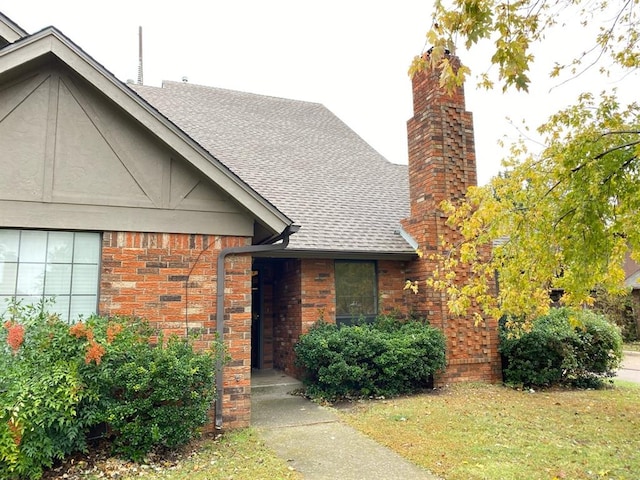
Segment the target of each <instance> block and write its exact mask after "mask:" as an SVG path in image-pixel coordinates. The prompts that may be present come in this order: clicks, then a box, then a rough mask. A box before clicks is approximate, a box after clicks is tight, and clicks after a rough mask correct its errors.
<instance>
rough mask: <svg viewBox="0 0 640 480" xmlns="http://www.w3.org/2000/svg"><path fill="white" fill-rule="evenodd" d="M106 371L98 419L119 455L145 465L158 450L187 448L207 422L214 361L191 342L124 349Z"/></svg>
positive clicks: (137, 344)
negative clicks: (107, 429)
mask: <svg viewBox="0 0 640 480" xmlns="http://www.w3.org/2000/svg"><path fill="white" fill-rule="evenodd" d="M125 346H126V348H123V347H125ZM104 367H105V368H104V369H103V372H104V373H106V374H107V375H106V376H105V378H103V379H102V385H101V389H102V392H103V398H104V399H105V401H104V406H103V408H102V409H101V412H100V416H99V418H100V420H102V421H103V422H105V423H106V424H107V425H108V427H109V429H110V434H111V437H112V440H113V450H114V452H115V453H116V454H118V455H120V456H123V457H126V458H130V459H134V460H140V459H141V458H142V457H144V455H146V454H147V453H148V452H149V451H150V450H151V449H152V448H153V447H154V446H163V447H169V448H174V447H177V446H179V445H183V444H185V443H187V442H188V441H189V440H191V439H192V438H193V437H194V435H195V434H196V433H197V430H198V428H200V427H201V426H202V425H204V424H205V423H206V422H207V418H208V417H207V412H208V411H209V408H210V407H211V402H212V400H213V394H214V392H215V389H214V368H215V359H214V358H213V356H212V355H206V354H202V353H196V352H194V351H193V348H192V347H191V344H190V343H188V342H187V341H185V340H183V339H178V338H177V337H172V338H170V339H169V340H168V341H167V342H166V344H164V345H162V343H161V344H159V345H157V346H156V347H155V348H149V347H148V343H146V342H132V343H127V344H126V345H125V344H122V345H120V348H118V349H117V351H112V352H109V355H106V356H105V359H104Z"/></svg>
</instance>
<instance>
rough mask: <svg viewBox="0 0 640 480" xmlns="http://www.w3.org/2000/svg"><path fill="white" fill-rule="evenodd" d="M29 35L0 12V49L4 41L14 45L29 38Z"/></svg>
mask: <svg viewBox="0 0 640 480" xmlns="http://www.w3.org/2000/svg"><path fill="white" fill-rule="evenodd" d="M28 35H29V34H28V33H27V32H25V31H24V30H23V29H22V28H21V27H20V26H19V25H18V24H16V23H14V22H13V20H11V19H10V18H7V17H6V16H5V15H3V14H2V13H1V12H0V47H2V45H3V42H2V40H3V39H4V40H5V41H6V42H7V43H13V42H15V41H16V40H20V39H21V38H24V37H26V36H28Z"/></svg>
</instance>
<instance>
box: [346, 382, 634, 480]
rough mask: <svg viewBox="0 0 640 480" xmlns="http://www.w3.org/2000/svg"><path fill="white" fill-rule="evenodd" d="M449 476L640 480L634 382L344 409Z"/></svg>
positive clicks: (455, 391) (365, 428) (492, 389)
mask: <svg viewBox="0 0 640 480" xmlns="http://www.w3.org/2000/svg"><path fill="white" fill-rule="evenodd" d="M341 417H342V418H343V420H344V421H345V422H346V423H348V424H350V425H352V426H354V427H356V428H357V429H359V430H360V431H362V432H364V433H365V434H367V435H369V436H370V437H371V438H373V439H375V440H376V441H378V442H380V443H382V444H384V445H387V446H388V447H390V448H391V449H393V450H395V451H396V452H398V453H399V454H401V455H402V456H404V457H406V458H407V459H409V460H410V461H412V462H414V463H416V464H418V465H421V466H423V467H425V468H427V469H428V470H430V471H432V472H433V473H435V474H437V475H441V476H443V477H444V478H446V479H447V480H456V479H459V480H473V479H478V480H479V479H500V480H509V479H513V480H516V479H517V480H526V479H546V480H552V479H616V480H622V479H627V480H631V479H637V478H640V435H639V433H638V432H640V386H639V385H634V384H631V383H627V382H622V381H617V382H616V388H611V389H606V390H583V391H575V390H551V391H535V392H534V391H516V390H512V389H508V388H505V387H502V386H497V385H486V384H460V385H455V386H452V387H449V388H447V389H444V390H441V391H437V392H433V393H427V394H422V395H416V396H411V397H404V398H398V399H391V400H385V401H375V402H374V401H372V402H361V403H359V404H357V405H356V406H354V407H353V408H349V409H347V410H342V411H341Z"/></svg>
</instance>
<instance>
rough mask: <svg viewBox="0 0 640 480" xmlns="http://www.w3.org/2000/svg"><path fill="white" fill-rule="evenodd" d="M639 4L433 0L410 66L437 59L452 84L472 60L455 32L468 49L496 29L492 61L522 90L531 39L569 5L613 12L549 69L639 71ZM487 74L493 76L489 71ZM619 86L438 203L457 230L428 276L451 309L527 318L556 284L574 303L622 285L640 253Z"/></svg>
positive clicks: (634, 117) (630, 113)
mask: <svg viewBox="0 0 640 480" xmlns="http://www.w3.org/2000/svg"><path fill="white" fill-rule="evenodd" d="M638 3H639V1H638V0H628V1H625V2H618V3H614V4H613V5H611V4H609V3H608V2H607V1H606V0H595V2H584V1H581V0H577V1H566V0H554V1H542V2H537V1H536V2H534V1H526V0H524V1H516V2H508V3H502V2H500V1H496V0H477V1H470V0H454V1H453V3H452V5H450V6H446V5H445V4H444V3H443V2H442V1H440V0H437V2H436V10H435V17H434V23H433V26H432V28H431V30H430V31H429V33H428V34H427V38H428V43H430V44H431V45H433V48H432V49H431V50H430V51H429V52H428V53H426V54H424V55H421V56H419V57H416V59H414V62H413V64H412V66H411V69H410V73H411V74H415V73H416V72H418V71H420V70H422V69H425V68H441V69H442V73H441V83H442V84H443V85H444V86H445V87H447V88H453V87H454V86H455V85H459V84H460V83H461V82H462V81H463V80H464V77H465V76H466V75H468V74H469V70H468V69H465V68H460V69H459V70H457V71H456V69H455V68H452V65H451V64H450V63H449V58H450V57H449V55H448V54H447V51H451V52H455V47H456V41H457V40H458V39H460V41H461V42H462V43H463V44H464V46H465V47H467V48H471V47H473V46H474V45H476V44H477V43H478V42H480V41H481V40H483V39H493V40H494V50H493V55H492V57H491V59H490V60H489V63H490V64H493V65H497V66H498V75H497V77H498V80H499V81H500V82H501V84H502V88H503V90H507V89H510V88H515V89H519V90H527V89H528V86H529V84H530V79H529V71H530V68H531V66H532V65H533V60H534V55H533V53H532V52H533V46H534V44H535V43H536V42H538V41H540V40H541V39H543V37H544V35H545V33H546V32H547V31H548V30H549V29H550V28H551V27H553V26H554V25H555V23H556V19H557V18H558V12H559V11H561V10H565V9H566V10H568V11H570V12H571V13H572V14H573V17H574V18H575V19H576V20H577V21H579V22H581V24H582V25H584V26H587V25H591V24H592V23H594V22H595V21H596V20H599V19H605V18H606V21H604V22H603V23H602V25H601V26H600V29H599V30H598V32H597V34H596V35H595V37H594V38H593V39H592V40H593V48H592V49H590V50H586V51H585V53H581V54H580V55H578V56H577V57H576V58H574V59H573V60H572V61H571V62H570V63H568V64H560V63H557V64H556V65H555V67H554V69H553V71H552V72H550V74H551V75H552V76H557V75H559V74H560V73H562V72H569V73H570V74H573V75H579V74H580V73H581V72H582V71H583V70H584V69H587V68H590V67H591V66H596V65H597V66H598V67H600V72H601V73H602V74H607V73H608V72H609V68H610V67H614V68H616V69H622V70H626V71H629V72H632V71H633V70H637V69H638V67H639V66H640V45H639V32H640V29H639V28H638V27H639V18H638V9H637V7H638ZM592 57H593V58H592ZM605 58H608V61H607V62H606V65H607V67H606V68H605V67H602V65H604V64H605V62H604V59H605ZM598 62H600V63H598ZM481 79H482V80H481V85H482V86H484V87H487V88H491V87H493V80H491V79H490V78H489V76H488V75H485V74H483V75H482V77H481ZM616 93H617V92H616V91H615V90H614V91H610V92H606V93H602V94H601V95H600V96H597V95H593V94H591V93H583V94H580V95H579V97H578V100H577V102H576V103H575V105H572V106H570V107H567V108H565V109H563V110H560V111H558V112H557V113H556V114H554V115H552V116H551V117H550V118H549V120H548V121H547V122H546V123H545V124H543V125H542V126H541V127H539V129H538V131H539V133H540V134H541V136H542V137H543V139H544V147H543V148H542V150H541V151H531V150H530V149H529V147H528V145H527V144H526V142H525V141H524V140H521V141H518V142H516V143H515V144H514V145H512V146H511V149H510V152H509V154H508V157H507V158H506V159H505V160H504V161H503V166H504V171H503V172H502V173H501V174H500V175H498V176H496V177H495V178H493V179H492V180H491V181H490V183H489V184H487V185H485V186H481V187H474V188H471V189H469V191H468V193H467V196H466V198H465V199H464V201H462V202H458V203H455V204H454V203H445V204H443V205H442V208H443V210H444V211H445V213H447V214H448V215H449V225H450V226H451V227H452V228H454V229H456V230H458V231H459V232H460V233H461V235H462V240H461V241H459V242H457V243H455V244H448V245H445V246H444V248H443V249H442V251H444V252H445V253H444V254H440V255H438V256H436V257H435V259H436V260H438V267H437V268H436V269H435V271H434V273H433V277H432V278H431V279H430V280H428V284H429V285H431V286H433V287H435V288H437V289H440V290H442V291H446V292H447V293H448V298H449V309H450V310H451V311H452V312H453V313H455V314H464V313H466V312H467V311H468V310H469V307H470V306H471V305H473V304H477V305H479V306H480V307H481V308H482V310H483V311H484V313H485V314H487V315H491V316H494V317H502V316H503V315H509V316H511V317H519V318H525V319H531V318H535V317H537V316H540V315H544V314H545V313H547V311H548V309H549V306H550V303H551V302H550V295H552V293H553V292H554V291H555V292H558V291H559V292H563V295H562V298H561V302H562V303H564V304H565V305H568V306H574V307H578V306H582V305H584V304H590V303H592V302H593V298H592V292H593V291H594V290H595V289H596V287H599V288H603V289H604V290H606V291H608V292H610V293H614V294H616V293H622V292H623V291H624V287H623V280H624V272H623V269H622V265H623V260H624V255H625V253H626V252H627V251H629V250H630V251H631V253H632V257H633V258H635V259H636V260H638V259H640V228H638V226H639V225H640V161H639V156H640V115H639V113H640V107H639V106H638V104H636V103H631V104H628V105H624V104H622V103H621V102H620V101H619V100H618V99H617V95H616ZM487 251H490V252H491V253H490V254H489V255H488V256H487V253H486V252H487ZM487 257H488V258H487ZM433 258H434V257H432V259H433ZM461 273H463V274H461ZM496 278H497V279H498V283H499V288H498V289H497V290H495V289H493V285H494V282H495V279H496ZM496 291H497V293H496Z"/></svg>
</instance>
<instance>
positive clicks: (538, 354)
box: [500, 308, 622, 387]
mask: <svg viewBox="0 0 640 480" xmlns="http://www.w3.org/2000/svg"><path fill="white" fill-rule="evenodd" d="M500 352H501V354H502V357H503V365H502V368H503V375H504V381H505V382H506V383H508V384H513V385H523V386H527V387H529V386H536V387H542V386H551V385H571V386H578V387H598V386H601V385H602V384H603V382H604V379H606V378H607V377H612V376H614V375H615V371H616V370H617V369H618V368H619V366H620V362H621V360H622V336H621V335H620V330H619V329H618V328H617V327H616V326H615V325H613V324H611V323H610V322H608V321H607V320H606V318H604V317H603V316H602V315H598V314H596V313H594V312H592V311H589V310H583V311H580V312H574V311H571V310H569V309H566V308H559V309H553V310H552V311H551V312H550V313H549V314H548V315H546V316H544V317H540V318H538V319H536V320H534V322H533V325H532V328H531V330H530V331H528V332H520V331H518V330H517V326H516V327H515V328H513V327H512V328H506V327H504V326H503V327H501V329H500Z"/></svg>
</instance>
